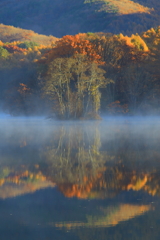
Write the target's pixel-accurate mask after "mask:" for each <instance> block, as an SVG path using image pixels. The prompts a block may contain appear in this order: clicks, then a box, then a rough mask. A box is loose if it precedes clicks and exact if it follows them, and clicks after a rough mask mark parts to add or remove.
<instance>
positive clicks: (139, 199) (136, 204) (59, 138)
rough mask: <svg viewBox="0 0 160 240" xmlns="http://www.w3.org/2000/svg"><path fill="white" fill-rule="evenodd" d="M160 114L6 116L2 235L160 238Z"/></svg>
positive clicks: (1, 134) (65, 239) (1, 154)
mask: <svg viewBox="0 0 160 240" xmlns="http://www.w3.org/2000/svg"><path fill="white" fill-rule="evenodd" d="M159 225H160V118H156V117H155V118H125V119H124V118H106V119H104V120H103V121H88V122H85V121H83V122H78V121H77V122H56V121H51V120H48V119H45V120H44V119H42V118H32V119H31V118H28V119H25V118H10V117H4V118H2V117H1V118H0V239H2V240H37V239H40V240H41V239H42V240H53V239H55V240H106V239H107V240H128V239H131V240H132V239H133V240H139V239H145V240H146V239H148V240H151V239H152V240H154V239H157V240H159V236H160V228H159Z"/></svg>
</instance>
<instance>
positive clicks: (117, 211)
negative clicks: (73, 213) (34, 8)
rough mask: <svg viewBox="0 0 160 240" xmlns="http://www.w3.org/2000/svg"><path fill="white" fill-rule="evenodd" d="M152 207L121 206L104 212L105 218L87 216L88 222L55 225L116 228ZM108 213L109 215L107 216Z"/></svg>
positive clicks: (57, 224)
mask: <svg viewBox="0 0 160 240" xmlns="http://www.w3.org/2000/svg"><path fill="white" fill-rule="evenodd" d="M151 209H152V207H151V206H150V205H132V204H121V205H118V206H115V207H109V208H107V209H104V210H103V216H100V217H98V216H96V217H94V216H93V217H92V216H87V222H62V223H55V224H54V225H55V226H56V227H57V228H67V229H73V228H79V227H88V228H89V227H92V228H93V227H94V228H95V227H110V226H115V225H117V224H118V223H120V222H122V221H127V220H129V219H132V218H135V217H137V216H140V215H142V214H144V213H145V212H147V211H150V210H151ZM106 213H107V214H106Z"/></svg>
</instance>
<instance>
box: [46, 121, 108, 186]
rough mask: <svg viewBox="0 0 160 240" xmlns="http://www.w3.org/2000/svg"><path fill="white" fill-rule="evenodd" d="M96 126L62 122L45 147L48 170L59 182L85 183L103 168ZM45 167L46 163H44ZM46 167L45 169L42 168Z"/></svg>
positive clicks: (47, 173)
mask: <svg viewBox="0 0 160 240" xmlns="http://www.w3.org/2000/svg"><path fill="white" fill-rule="evenodd" d="M92 130H93V126H90V127H88V126H87V127H84V126H83V125H81V124H80V125H78V126H77V125H75V126H66V127H64V126H62V127H61V128H59V129H58V130H57V132H54V136H53V139H52V141H51V143H50V145H49V146H47V148H46V149H45V152H44V157H45V159H46V162H47V168H46V172H45V174H46V175H47V176H49V177H50V178H54V179H56V181H57V182H59V183H66V182H67V183H68V182H69V183H82V182H84V181H85V179H87V178H88V177H89V178H90V177H95V176H96V175H97V172H99V171H101V170H102V169H104V155H103V154H101V153H100V152H99V148H100V135H99V132H98V129H95V130H94V131H92ZM42 167H43V166H42ZM42 170H43V169H42Z"/></svg>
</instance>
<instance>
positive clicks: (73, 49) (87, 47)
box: [44, 34, 102, 64]
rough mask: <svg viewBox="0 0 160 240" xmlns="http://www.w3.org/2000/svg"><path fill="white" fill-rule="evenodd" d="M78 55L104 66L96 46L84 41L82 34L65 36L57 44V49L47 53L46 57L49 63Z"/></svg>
mask: <svg viewBox="0 0 160 240" xmlns="http://www.w3.org/2000/svg"><path fill="white" fill-rule="evenodd" d="M76 54H83V55H86V56H87V57H88V59H89V60H91V61H94V62H96V63H100V64H102V61H101V56H100V55H99V54H98V53H97V51H96V46H95V44H93V43H92V42H90V41H89V40H86V39H83V35H82V34H77V35H75V36H72V35H66V36H64V37H63V38H62V39H61V40H59V41H57V42H56V47H54V48H53V49H51V50H50V51H49V52H47V53H46V54H45V55H44V57H46V61H47V63H48V62H51V61H52V60H53V59H55V58H58V57H71V56H74V55H76Z"/></svg>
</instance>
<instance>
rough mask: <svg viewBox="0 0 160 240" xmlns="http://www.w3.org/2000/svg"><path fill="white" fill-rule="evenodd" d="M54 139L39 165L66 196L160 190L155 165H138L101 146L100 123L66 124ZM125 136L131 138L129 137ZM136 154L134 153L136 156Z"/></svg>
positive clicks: (112, 195) (81, 196)
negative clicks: (154, 170) (151, 167)
mask: <svg viewBox="0 0 160 240" xmlns="http://www.w3.org/2000/svg"><path fill="white" fill-rule="evenodd" d="M113 131H116V129H113ZM119 133H120V132H118V134H119ZM53 139H54V140H53V141H52V142H50V145H48V146H47V147H46V148H45V150H44V152H43V156H44V159H45V160H46V163H45V165H43V164H42V166H41V164H40V169H41V171H42V173H43V175H45V176H46V177H47V179H49V180H50V181H52V182H55V183H56V185H57V186H58V189H59V190H60V191H61V192H62V193H63V194H64V195H65V196H66V197H77V198H108V197H109V198H110V197H114V196H115V195H116V194H117V193H118V192H120V191H124V190H125V191H129V190H133V191H139V190H144V191H147V192H148V193H149V194H152V195H155V194H158V188H159V186H160V184H159V180H158V174H156V175H155V172H153V169H151V170H150V171H149V170H145V169H143V168H142V169H139V168H137V167H136V164H134V161H135V160H134V159H133V160H132V159H131V160H130V161H126V162H124V161H123V159H122V158H120V157H119V156H116V155H115V156H114V155H113V152H112V151H106V150H104V149H103V148H101V135H100V131H99V128H98V124H93V125H90V126H87V127H84V126H83V125H79V126H78V127H77V125H75V126H74V125H72V126H71V125H68V126H67V127H65V126H63V127H60V128H59V129H57V131H56V132H54V137H53ZM124 140H125V141H126V142H128V138H126V139H124ZM124 140H123V141H124ZM125 141H124V143H123V144H124V147H125V144H126V142H125ZM107 144H110V142H109V140H108V142H107V143H106V145H107ZM117 144H118V142H117ZM122 149H123V148H122ZM133 149H134V146H133ZM120 154H121V156H123V155H124V154H125V152H123V151H122V150H121V152H120ZM122 154H123V155H122ZM127 154H129V153H128V152H127ZM127 154H126V156H125V155H124V157H127ZM136 154H137V153H136V152H134V155H133V154H132V155H133V157H134V158H136ZM117 159H118V161H117ZM147 161H148V159H147ZM132 164H133V165H132ZM44 166H45V167H44ZM155 176H156V179H157V181H158V182H156V183H155ZM153 180H154V184H153Z"/></svg>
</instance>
